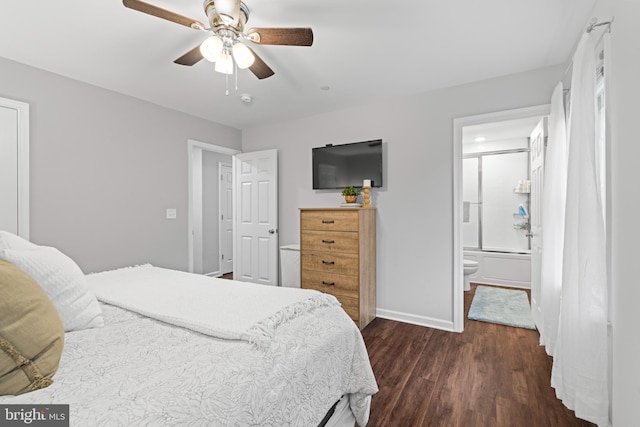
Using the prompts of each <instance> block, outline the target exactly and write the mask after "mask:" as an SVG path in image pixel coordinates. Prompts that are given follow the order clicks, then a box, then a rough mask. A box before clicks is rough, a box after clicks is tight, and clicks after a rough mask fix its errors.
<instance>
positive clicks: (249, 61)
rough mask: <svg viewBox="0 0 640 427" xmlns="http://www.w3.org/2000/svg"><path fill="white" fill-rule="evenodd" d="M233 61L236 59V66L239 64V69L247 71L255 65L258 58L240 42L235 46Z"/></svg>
mask: <svg viewBox="0 0 640 427" xmlns="http://www.w3.org/2000/svg"><path fill="white" fill-rule="evenodd" d="M233 59H235V61H236V64H238V68H242V69H245V68H249V67H250V66H252V65H253V62H254V61H255V60H256V57H255V56H254V55H253V53H252V52H251V49H249V48H248V47H247V46H245V45H244V44H242V43H240V42H238V43H236V44H234V45H233Z"/></svg>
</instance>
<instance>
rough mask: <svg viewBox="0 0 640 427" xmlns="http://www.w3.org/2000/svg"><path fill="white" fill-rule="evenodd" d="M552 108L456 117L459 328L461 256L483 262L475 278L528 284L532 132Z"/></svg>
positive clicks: (457, 315)
mask: <svg viewBox="0 0 640 427" xmlns="http://www.w3.org/2000/svg"><path fill="white" fill-rule="evenodd" d="M548 114H549V105H542V106H535V107H528V108H522V109H517V110H509V111H501V112H495V113H489V114H482V115H478V116H470V117H462V118H458V119H454V141H453V144H454V156H453V157H454V165H453V170H454V200H453V212H454V218H453V223H454V245H453V246H454V262H453V265H454V272H453V278H454V307H453V309H454V330H456V331H462V330H463V327H464V310H463V301H464V291H463V280H464V275H463V259H465V258H467V259H471V260H475V261H478V263H479V267H478V271H477V272H476V273H475V275H476V277H475V278H472V281H474V282H478V283H489V284H498V285H508V286H516V287H529V286H530V277H531V274H532V272H531V261H530V260H531V235H530V234H531V233H530V208H531V207H532V206H533V205H534V204H535V203H532V200H531V197H530V190H531V178H530V156H529V154H530V144H529V138H530V135H531V134H532V132H533V130H534V128H535V127H536V126H537V125H538V123H539V122H540V121H541V120H542V119H543V118H544V117H546V116H548ZM482 138H484V139H482ZM465 177H466V179H465ZM465 202H466V203H465Z"/></svg>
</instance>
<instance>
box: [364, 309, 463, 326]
mask: <svg viewBox="0 0 640 427" xmlns="http://www.w3.org/2000/svg"><path fill="white" fill-rule="evenodd" d="M376 316H377V317H380V318H382V319H388V320H395V321H398V322H404V323H411V324H412V325H418V326H426V327H428V328H434V329H441V330H443V331H449V332H455V330H454V328H453V322H449V321H444V320H441V319H434V318H432V317H425V316H416V315H415V314H409V313H402V312H399V311H392V310H384V309H380V308H377V309H376Z"/></svg>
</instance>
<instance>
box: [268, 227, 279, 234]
mask: <svg viewBox="0 0 640 427" xmlns="http://www.w3.org/2000/svg"><path fill="white" fill-rule="evenodd" d="M276 231H278V230H276V229H274V228H271V229H270V230H269V234H276Z"/></svg>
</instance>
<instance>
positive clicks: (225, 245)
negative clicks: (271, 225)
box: [218, 163, 233, 274]
mask: <svg viewBox="0 0 640 427" xmlns="http://www.w3.org/2000/svg"><path fill="white" fill-rule="evenodd" d="M218 169H219V170H220V193H219V194H220V273H221V274H226V273H230V272H232V271H233V169H232V167H231V165H225V164H222V163H220V166H219V168H218Z"/></svg>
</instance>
